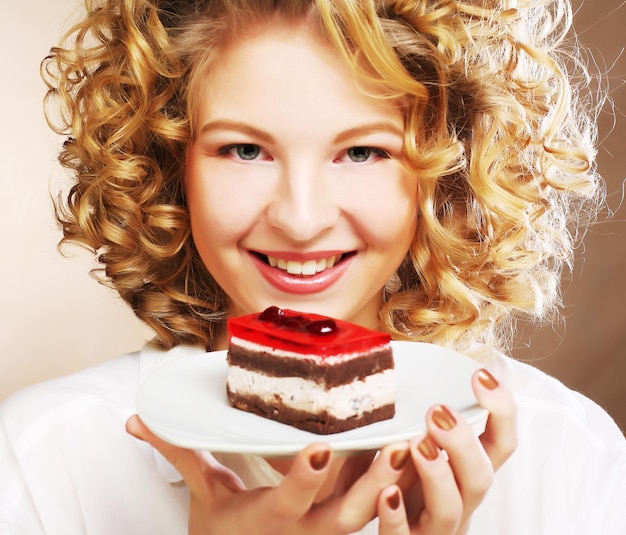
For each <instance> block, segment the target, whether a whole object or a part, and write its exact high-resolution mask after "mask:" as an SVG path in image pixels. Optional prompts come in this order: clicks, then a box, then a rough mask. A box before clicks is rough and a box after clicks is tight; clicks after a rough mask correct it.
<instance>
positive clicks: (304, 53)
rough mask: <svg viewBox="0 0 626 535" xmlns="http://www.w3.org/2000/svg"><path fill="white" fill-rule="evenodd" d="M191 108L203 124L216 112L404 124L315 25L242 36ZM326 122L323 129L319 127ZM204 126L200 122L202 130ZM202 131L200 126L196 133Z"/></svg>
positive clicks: (393, 105) (394, 106)
mask: <svg viewBox="0 0 626 535" xmlns="http://www.w3.org/2000/svg"><path fill="white" fill-rule="evenodd" d="M196 94H197V98H196V101H195V103H194V106H193V107H192V109H191V111H192V113H193V114H194V116H195V121H194V122H196V127H198V124H197V123H198V122H200V123H201V122H202V121H203V120H206V119H207V117H215V116H216V115H226V116H230V115H236V116H238V118H241V117H246V118H250V120H252V119H256V120H258V121H264V122H273V123H276V122H277V121H279V120H285V121H286V120H290V119H291V117H290V116H291V115H294V114H296V115H298V116H300V117H301V118H302V117H308V120H309V121H310V124H306V125H305V124H302V125H301V127H302V128H305V127H309V128H311V127H313V126H314V124H317V123H318V122H319V121H318V120H317V117H315V116H311V111H312V110H317V112H318V113H319V114H320V117H326V116H327V115H329V113H330V110H332V114H333V115H332V117H328V118H329V119H331V118H332V120H333V122H334V123H337V124H339V123H340V122H341V121H342V120H343V119H346V120H347V119H348V118H351V116H354V115H362V116H368V117H369V118H370V119H371V120H376V119H382V118H385V119H389V118H390V116H391V115H393V116H394V117H393V119H394V121H396V122H400V123H401V122H402V118H401V115H402V114H401V111H400V109H401V106H400V105H399V103H398V102H396V101H390V100H387V99H385V98H384V96H383V95H382V94H380V93H377V91H376V90H375V89H374V88H372V87H368V86H367V84H366V83H365V82H364V81H363V80H361V79H360V78H359V77H358V76H356V75H355V74H354V73H353V71H352V69H351V68H350V67H349V65H348V63H347V62H346V61H345V60H344V59H343V57H342V56H341V55H340V53H339V52H338V51H337V50H336V49H335V48H334V47H333V46H332V45H331V44H330V43H329V41H328V40H327V39H326V38H325V37H324V36H323V34H322V33H321V32H320V31H318V29H316V28H315V27H312V26H311V25H308V24H299V25H267V26H265V27H262V28H255V31H253V32H250V33H247V34H246V35H245V36H239V38H238V39H237V40H233V41H231V42H230V43H229V44H228V46H227V47H225V48H223V49H222V50H221V51H220V54H219V58H218V59H217V60H216V61H215V62H214V63H213V64H212V65H211V66H210V68H208V69H207V70H206V72H205V74H204V76H202V77H200V78H199V79H198V83H197V91H196ZM322 126H323V125H319V127H320V128H321V127H322ZM200 128H201V125H200ZM194 130H195V131H196V133H197V129H196V128H194Z"/></svg>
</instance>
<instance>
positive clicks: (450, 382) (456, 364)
mask: <svg viewBox="0 0 626 535" xmlns="http://www.w3.org/2000/svg"><path fill="white" fill-rule="evenodd" d="M391 344H392V348H393V352H394V360H395V366H396V374H397V398H396V415H395V416H394V418H392V419H390V420H385V421H383V422H376V423H373V424H370V425H366V426H364V427H361V428H358V429H352V430H350V431H345V432H343V433H335V434H332V435H317V434H315V433H310V432H308V431H302V430H300V429H296V428H294V427H291V426H289V425H285V424H281V423H279V422H275V421H273V420H269V419H267V418H262V417H260V416H256V415H254V414H251V413H248V412H244V411H241V410H238V409H235V408H233V407H231V406H230V405H229V404H228V401H227V399H226V373H227V364H226V351H215V352H211V353H205V352H202V351H201V350H198V353H197V354H194V355H191V356H188V357H183V358H180V359H178V360H175V361H172V362H170V363H168V364H164V365H163V366H161V367H159V368H157V369H156V370H155V371H154V372H153V373H152V374H151V375H150V376H149V377H148V378H147V379H146V381H145V382H144V383H143V384H142V385H141V386H140V388H139V392H138V393H137V412H138V414H139V416H140V417H141V419H142V420H143V422H144V423H145V424H146V426H148V428H149V429H150V430H151V431H152V432H153V433H155V434H156V435H157V436H159V437H161V438H162V439H164V440H166V441H168V442H170V443H172V444H175V445H177V446H182V447H186V448H193V449H207V450H210V451H214V452H230V453H250V454H257V455H263V456H282V455H294V454H296V453H297V452H299V451H300V450H302V449H303V448H304V447H305V446H306V445H307V444H310V443H312V442H327V443H329V444H330V445H331V447H332V448H333V450H334V451H336V452H339V453H346V454H349V453H352V452H356V451H361V450H371V449H377V448H380V447H382V446H385V445H386V444H389V443H391V442H396V441H401V440H407V439H410V438H412V437H414V436H417V435H420V434H423V433H424V432H425V429H426V425H425V420H424V418H425V415H426V411H427V410H428V408H429V407H431V406H432V405H435V404H438V403H443V404H446V405H448V406H450V407H453V408H455V409H456V410H457V411H459V412H460V413H461V415H462V416H463V417H464V418H465V419H466V420H467V421H468V423H469V424H470V425H471V426H472V427H473V429H474V430H475V432H476V433H477V434H479V433H481V432H482V430H483V429H484V426H485V421H486V417H487V411H486V410H485V409H483V408H481V407H479V406H478V405H477V403H476V398H475V397H474V394H473V392H472V388H471V381H470V379H471V375H472V373H473V372H474V371H475V370H476V369H478V367H479V365H478V364H477V363H476V362H474V361H473V360H471V359H469V358H468V357H465V356H463V355H461V354H459V353H456V352H454V351H450V350H448V349H445V348H442V347H439V346H436V345H433V344H425V343H419V342H392V343H391Z"/></svg>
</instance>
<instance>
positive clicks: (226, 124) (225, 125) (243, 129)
mask: <svg viewBox="0 0 626 535" xmlns="http://www.w3.org/2000/svg"><path fill="white" fill-rule="evenodd" d="M216 130H225V131H229V132H237V133H240V134H246V135H249V136H253V137H255V138H257V139H260V140H261V141H263V142H265V143H274V142H275V141H274V138H273V137H272V136H271V135H270V134H268V133H267V132H265V131H263V130H260V129H258V128H255V127H254V126H250V125H249V124H246V123H242V122H240V121H232V120H230V119H217V120H215V121H210V122H208V123H206V124H205V125H204V126H203V127H202V128H201V129H200V136H203V135H205V134H207V133H211V132H214V131H216Z"/></svg>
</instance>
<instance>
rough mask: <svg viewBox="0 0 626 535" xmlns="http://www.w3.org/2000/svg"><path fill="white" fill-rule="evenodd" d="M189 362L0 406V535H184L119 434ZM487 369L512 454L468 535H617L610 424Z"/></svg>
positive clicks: (236, 460) (140, 459)
mask: <svg viewBox="0 0 626 535" xmlns="http://www.w3.org/2000/svg"><path fill="white" fill-rule="evenodd" d="M191 351H196V350H195V349H193V348H188V347H178V348H175V349H173V350H171V351H168V352H159V351H156V350H154V349H150V348H144V349H143V350H142V351H140V352H137V353H133V354H129V355H125V356H123V357H120V358H118V359H116V360H113V361H110V362H108V363H105V364H103V365H100V366H98V367H95V368H91V369H88V370H84V371H81V372H79V373H76V374H74V375H70V376H68V377H63V378H60V379H56V380H53V381H48V382H45V383H42V384H39V385H35V386H32V387H29V388H27V389H25V390H22V391H20V392H18V393H16V394H14V395H13V396H11V397H9V398H8V399H7V400H6V401H4V402H3V403H2V404H0V535H17V534H20V535H37V534H41V533H45V534H50V535H56V534H59V535H74V534H82V533H87V534H89V535H100V534H101V535H111V534H113V533H115V534H116V535H136V534H138V533H150V534H151V535H159V534H163V535H175V534H177V533H180V534H181V535H184V534H186V533H187V514H188V493H187V489H186V487H185V485H184V483H183V482H182V480H181V478H180V476H179V474H178V473H177V472H176V470H175V469H174V468H173V467H172V466H171V465H169V463H167V461H165V459H163V457H161V455H160V454H159V453H158V452H156V451H155V450H153V449H152V448H151V447H150V446H149V445H147V444H145V443H143V442H142V441H140V440H137V439H135V438H133V437H131V436H130V435H128V434H127V433H126V431H125V423H126V420H127V419H128V417H129V416H131V415H132V414H133V413H135V412H136V411H135V393H136V391H137V388H138V385H139V384H140V383H141V381H142V380H143V379H144V378H145V377H146V376H147V375H148V374H149V373H150V372H151V371H152V370H154V369H156V367H158V366H160V365H162V364H164V363H166V362H169V361H171V360H173V359H176V358H180V357H184V356H185V355H188V354H189V353H190V352H191ZM485 367H487V368H488V369H489V370H490V371H491V372H492V373H493V374H494V376H495V377H496V378H498V380H500V381H501V382H503V383H504V384H506V385H507V386H508V387H509V388H510V389H511V390H512V392H513V393H514V395H515V398H516V401H517V404H518V409H519V436H520V444H519V447H518V449H517V450H516V452H515V453H514V454H513V456H512V457H511V458H510V459H509V460H508V461H507V463H506V464H505V465H504V466H503V467H502V468H501V469H500V470H499V471H498V472H497V474H496V477H495V481H494V484H493V486H492V488H491V489H490V491H489V493H488V495H487V496H486V498H485V500H484V502H483V503H482V504H481V505H480V507H479V508H478V510H477V511H476V512H475V513H474V516H473V519H472V527H471V530H470V533H471V534H472V535H503V534H507V535H541V534H546V535H559V534H563V535H576V534H580V535H593V534H602V535H626V440H625V439H624V436H623V434H622V433H621V432H620V430H619V429H618V427H617V426H616V425H615V423H614V422H613V421H612V420H611V418H610V417H609V416H608V415H607V414H606V413H605V412H604V411H603V410H602V409H601V408H599V407H598V406H597V405H595V404H594V403H593V402H592V401H590V400H589V399H587V398H585V397H583V396H581V395H580V394H578V393H576V392H573V391H571V390H568V389H567V388H566V387H564V386H563V385H562V384H561V383H559V382H558V381H556V380H555V379H553V378H551V377H549V376H547V375H545V374H544V373H542V372H541V371H539V370H537V369H535V368H533V367H531V366H528V365H525V364H522V363H520V362H517V361H514V360H512V359H510V358H508V357H505V356H503V355H500V354H494V355H493V358H492V359H491V360H489V361H488V362H487V363H486V364H485ZM163 395H164V396H166V395H168V393H167V392H164V393H163ZM216 457H217V458H218V459H219V460H220V461H221V462H222V463H224V464H226V465H227V466H229V467H231V468H232V469H234V470H235V471H236V472H237V473H238V474H239V475H240V477H241V478H242V480H243V481H244V483H245V484H246V485H247V486H248V487H255V486H260V485H271V484H276V483H277V482H278V481H280V477H281V476H280V475H279V474H278V473H276V472H274V471H273V470H272V468H270V466H269V465H268V464H267V463H266V462H265V461H264V460H263V459H261V458H258V457H253V456H245V455H234V454H229V455H219V456H218V455H216ZM376 532H377V531H376V525H375V522H372V523H371V524H370V525H369V526H367V527H366V528H365V529H364V530H363V531H362V532H361V533H362V534H364V535H365V534H375V533H376Z"/></svg>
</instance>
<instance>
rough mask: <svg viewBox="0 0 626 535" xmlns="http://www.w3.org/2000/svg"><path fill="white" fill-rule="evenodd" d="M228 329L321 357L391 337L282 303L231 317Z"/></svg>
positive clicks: (260, 341)
mask: <svg viewBox="0 0 626 535" xmlns="http://www.w3.org/2000/svg"><path fill="white" fill-rule="evenodd" d="M228 331H229V333H230V334H231V335H233V336H236V337H237V338H242V339H244V340H249V341H251V342H254V343H257V344H261V345H265V346H268V347H271V348H274V349H283V350H286V351H293V352H295V353H305V354H313V355H319V356H321V357H328V356H331V355H338V354H341V353H353V352H356V351H367V350H368V349H371V348H373V347H377V346H380V345H384V344H387V343H388V342H389V340H390V339H391V337H390V336H389V335H388V334H385V333H381V332H379V331H373V330H371V329H366V328H365V327H361V326H359V325H355V324H353V323H349V322H347V321H341V320H336V319H333V318H329V317H327V316H321V315H319V314H304V313H302V312H296V311H294V310H283V309H280V308H278V307H269V308H267V309H265V310H264V311H263V312H261V313H260V314H249V315H247V316H241V317H239V318H230V319H228Z"/></svg>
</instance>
